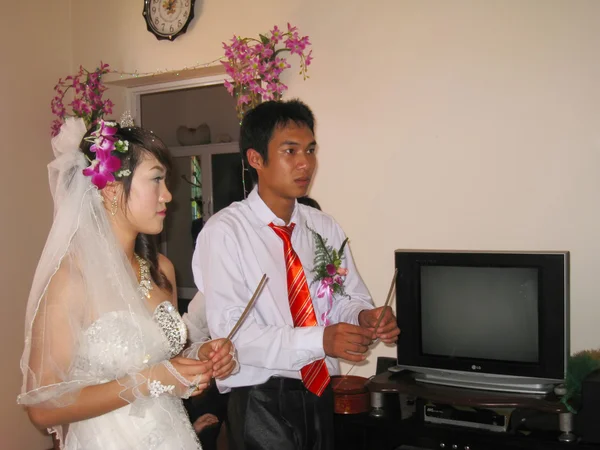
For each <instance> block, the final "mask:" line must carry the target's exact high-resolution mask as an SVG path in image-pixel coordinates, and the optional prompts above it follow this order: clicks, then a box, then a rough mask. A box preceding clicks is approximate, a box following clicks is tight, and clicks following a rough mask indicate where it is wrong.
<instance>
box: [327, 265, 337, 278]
mask: <svg viewBox="0 0 600 450" xmlns="http://www.w3.org/2000/svg"><path fill="white" fill-rule="evenodd" d="M325 270H327V274H329V275H330V276H333V275H335V273H336V269H335V266H334V265H333V264H327V266H326V267H325Z"/></svg>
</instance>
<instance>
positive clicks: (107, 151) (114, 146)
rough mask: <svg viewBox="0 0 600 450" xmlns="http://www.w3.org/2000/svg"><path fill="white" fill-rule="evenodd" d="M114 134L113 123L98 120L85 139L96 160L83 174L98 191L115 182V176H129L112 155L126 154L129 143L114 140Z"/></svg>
mask: <svg viewBox="0 0 600 450" xmlns="http://www.w3.org/2000/svg"><path fill="white" fill-rule="evenodd" d="M116 133H117V124H116V123H115V122H105V121H104V120H100V121H98V125H97V127H96V129H95V130H94V131H93V132H92V133H90V136H89V137H87V138H85V140H86V141H88V142H91V143H92V145H91V146H90V151H91V152H93V153H95V154H96V159H94V160H90V166H89V167H87V168H85V169H83V174H84V175H85V176H87V177H92V183H93V184H94V185H95V186H96V187H97V188H98V189H104V187H105V186H106V184H107V183H109V182H113V181H115V176H117V177H119V178H120V177H126V176H129V175H131V171H130V170H129V169H124V170H121V160H120V159H119V158H118V157H116V156H114V155H113V154H112V152H113V151H116V152H119V153H126V152H127V151H128V150H129V142H128V141H122V140H120V139H118V138H116V137H115V135H116ZM88 159H89V158H88Z"/></svg>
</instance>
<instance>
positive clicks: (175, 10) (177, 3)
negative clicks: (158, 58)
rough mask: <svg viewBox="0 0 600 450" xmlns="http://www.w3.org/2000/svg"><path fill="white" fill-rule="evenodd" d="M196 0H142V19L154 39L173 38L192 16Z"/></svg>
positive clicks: (183, 31)
mask: <svg viewBox="0 0 600 450" xmlns="http://www.w3.org/2000/svg"><path fill="white" fill-rule="evenodd" d="M195 1H196V0H144V19H145V20H146V25H147V26H148V31H149V32H150V33H152V34H154V36H156V39H159V40H161V39H167V40H170V41H172V40H174V39H176V38H177V37H178V36H180V35H182V34H183V33H185V32H186V30H187V27H188V25H189V24H190V22H191V21H192V19H193V18H194V3H195Z"/></svg>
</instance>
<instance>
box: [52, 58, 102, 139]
mask: <svg viewBox="0 0 600 450" xmlns="http://www.w3.org/2000/svg"><path fill="white" fill-rule="evenodd" d="M108 72H109V66H108V64H103V63H102V62H101V63H100V66H99V67H97V68H96V69H95V70H94V71H92V72H90V71H88V70H86V69H84V68H83V67H81V66H80V67H79V72H77V73H76V74H75V75H69V76H68V77H66V78H65V79H64V80H63V79H62V78H61V79H59V80H58V83H57V84H56V86H54V91H55V93H56V95H55V96H54V98H53V99H52V102H51V107H52V113H53V114H54V115H55V116H57V118H56V119H55V120H54V121H53V122H52V136H56V135H57V134H58V132H59V131H60V127H61V125H62V124H63V123H64V121H65V118H66V117H81V118H82V119H83V120H84V121H85V124H86V126H87V127H88V128H89V127H90V126H92V125H94V124H95V123H96V122H97V121H98V120H99V119H102V118H103V117H104V116H105V115H106V114H112V107H113V106H114V105H113V102H111V101H110V100H108V99H106V100H105V99H103V94H104V91H106V89H107V87H106V86H105V85H104V84H103V83H102V76H103V75H105V74H107V73H108ZM67 93H69V94H71V93H72V94H73V99H72V100H71V102H69V103H67V105H66V106H65V101H66V99H67V98H68V97H67ZM68 108H69V109H70V110H69V109H68Z"/></svg>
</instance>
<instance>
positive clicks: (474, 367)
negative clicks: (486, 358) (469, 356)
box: [471, 364, 481, 370]
mask: <svg viewBox="0 0 600 450" xmlns="http://www.w3.org/2000/svg"><path fill="white" fill-rule="evenodd" d="M471 369H472V370H481V366H476V365H475V364H473V365H472V366H471Z"/></svg>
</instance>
